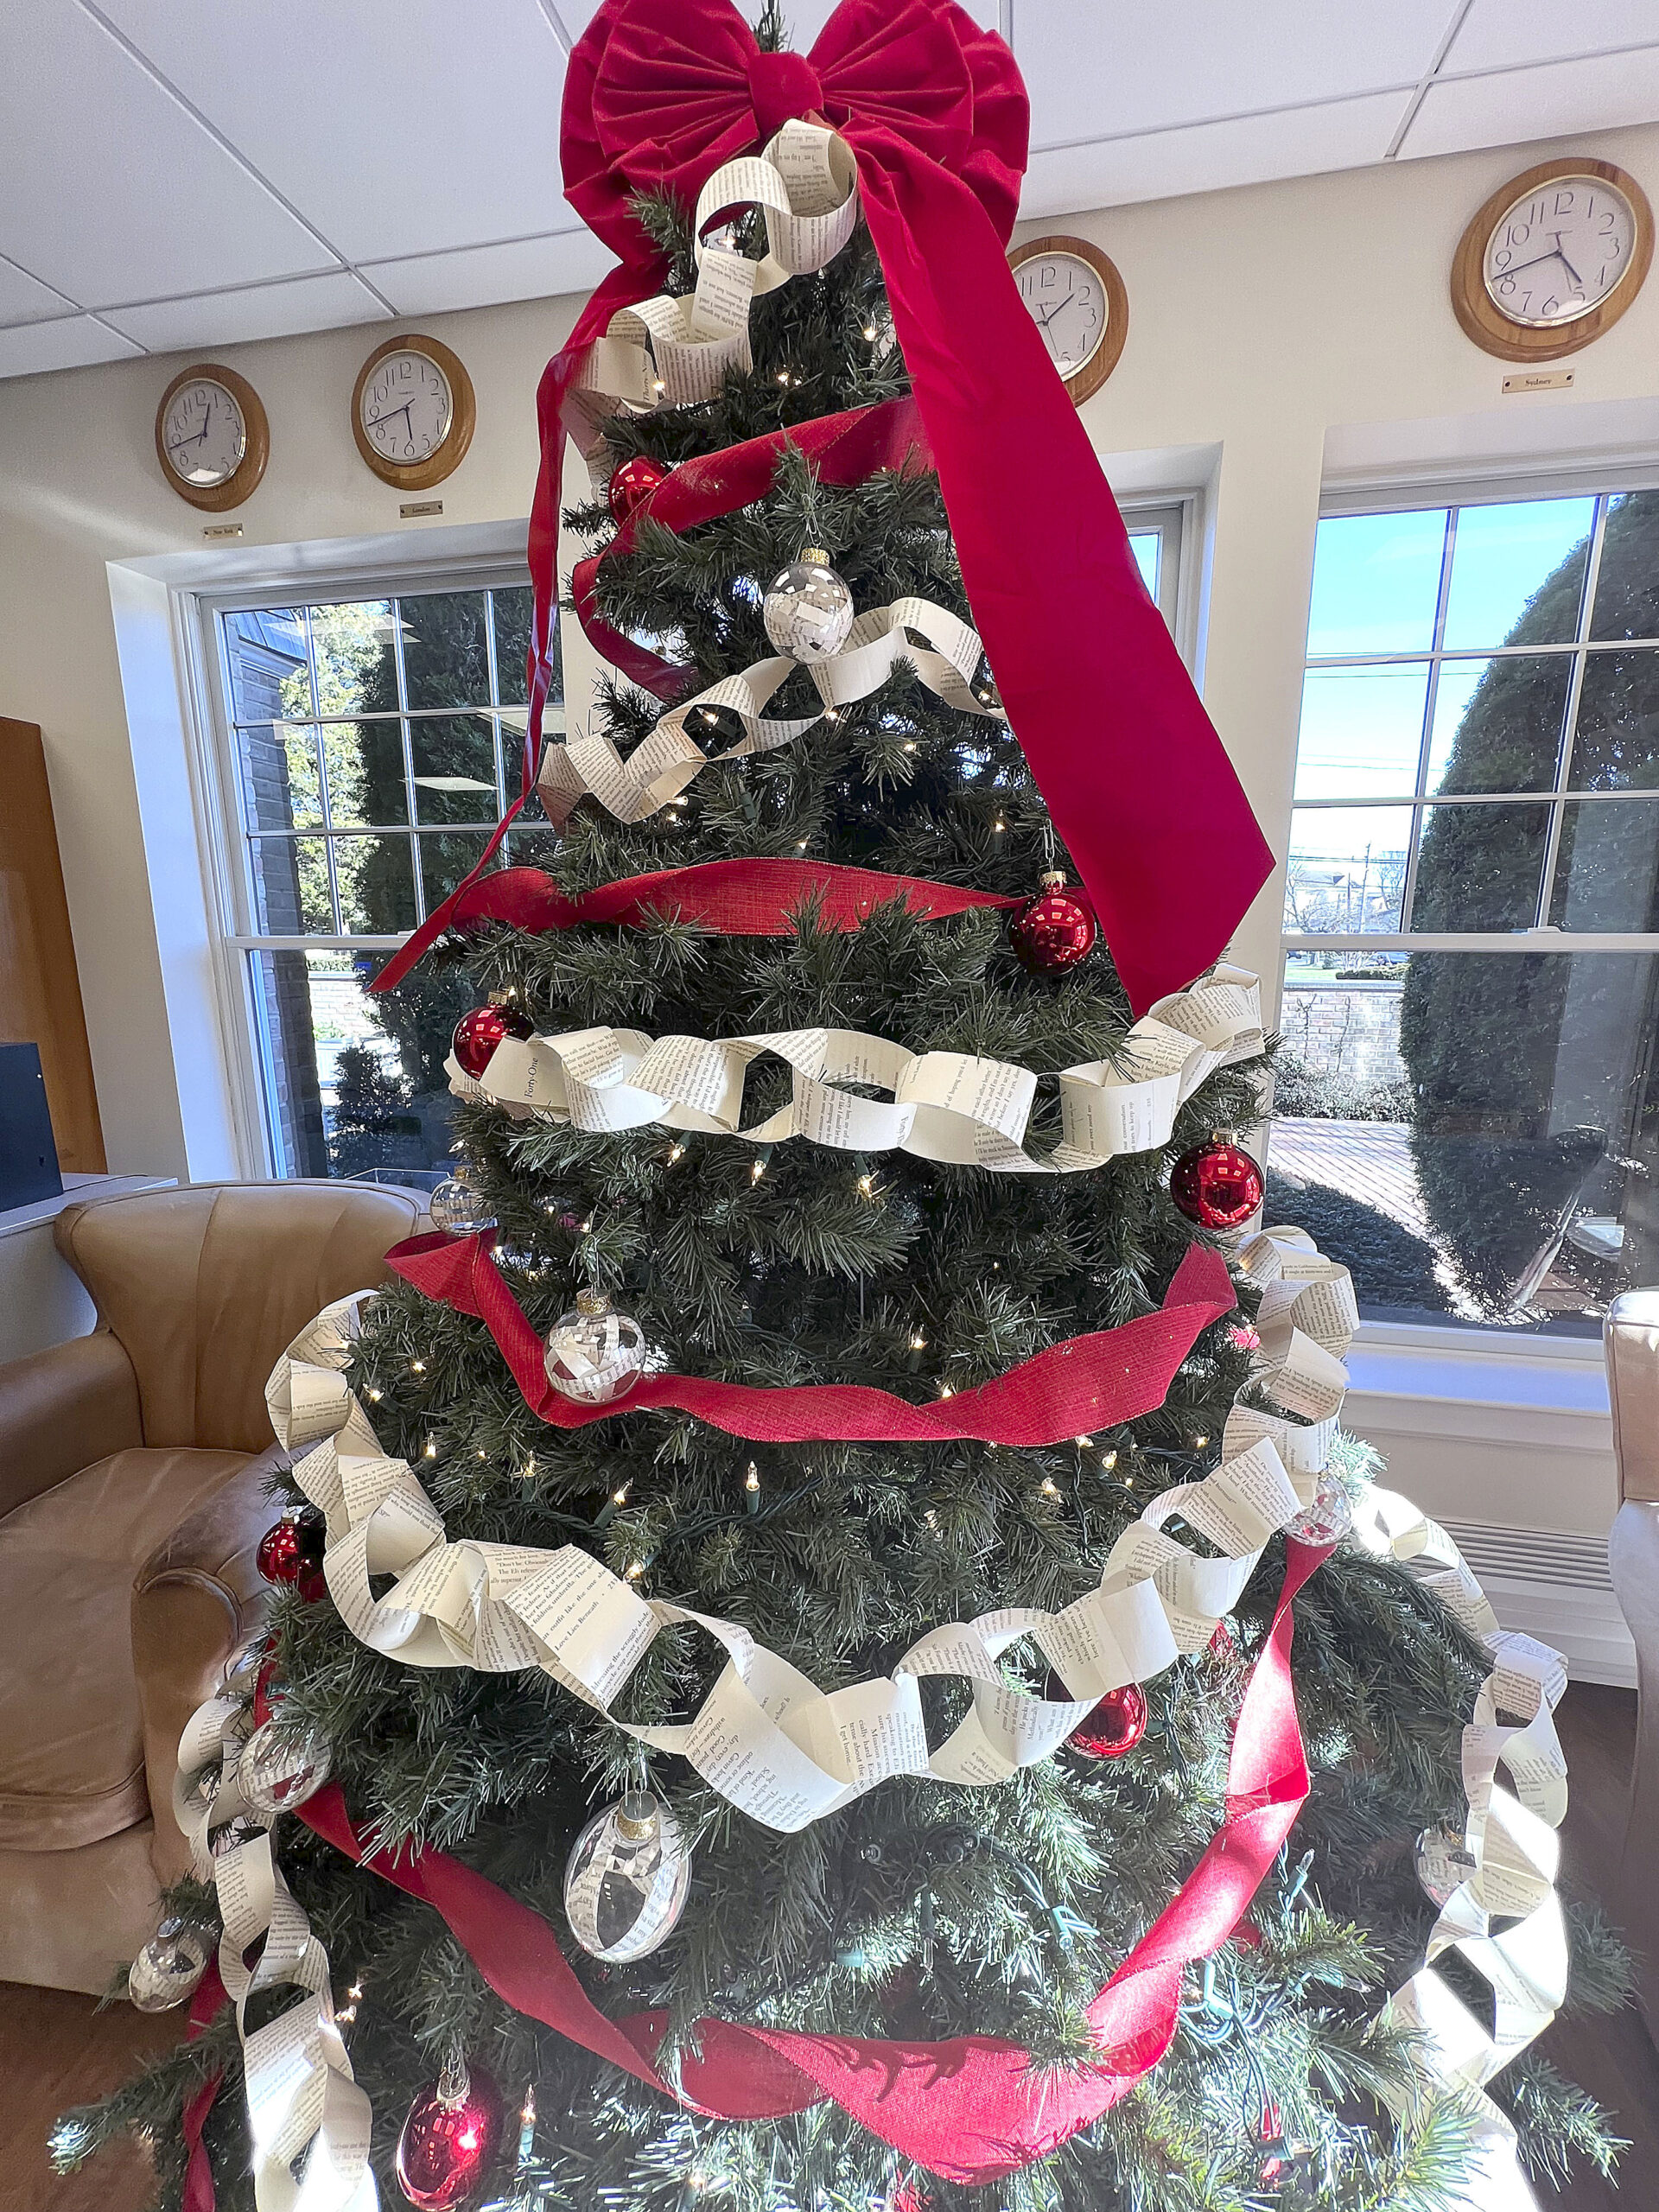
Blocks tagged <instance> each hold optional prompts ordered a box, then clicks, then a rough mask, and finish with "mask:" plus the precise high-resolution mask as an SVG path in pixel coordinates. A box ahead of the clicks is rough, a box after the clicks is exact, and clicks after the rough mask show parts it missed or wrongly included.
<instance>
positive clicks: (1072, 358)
mask: <svg viewBox="0 0 1659 2212" xmlns="http://www.w3.org/2000/svg"><path fill="white" fill-rule="evenodd" d="M1008 266H1009V268H1010V269H1011V270H1013V271H1014V284H1015V287H1016V288H1017V289H1018V291H1019V294H1020V299H1021V301H1022V302H1024V305H1025V308H1026V311H1027V314H1028V315H1030V317H1031V319H1032V321H1033V322H1034V323H1035V324H1036V326H1037V328H1038V331H1039V334H1040V335H1041V337H1042V341H1043V343H1044V345H1045V346H1046V347H1047V348H1048V358H1049V359H1050V360H1051V361H1052V362H1053V364H1054V365H1055V367H1056V368H1057V369H1058V371H1059V372H1060V376H1061V378H1062V379H1063V380H1064V382H1065V388H1066V390H1067V391H1069V392H1070V393H1071V397H1072V398H1073V400H1074V401H1076V402H1077V404H1078V405H1079V406H1081V405H1082V404H1083V402H1084V400H1085V399H1087V398H1088V397H1089V396H1090V393H1091V392H1096V391H1099V390H1100V387H1101V386H1102V385H1103V384H1104V383H1105V381H1106V379H1107V378H1108V377H1109V376H1110V374H1111V373H1112V371H1113V370H1114V369H1115V368H1116V366H1117V364H1118V358H1119V356H1120V355H1121V354H1122V351H1123V341H1124V340H1125V339H1126V338H1127V337H1128V334H1129V296H1128V292H1127V291H1126V290H1125V289H1124V286H1123V279H1122V277H1120V276H1119V275H1118V273H1117V268H1116V264H1115V263H1114V262H1112V261H1111V260H1109V258H1108V257H1107V256H1106V255H1105V254H1103V252H1102V251H1101V250H1100V248H1099V247H1098V246H1096V245H1090V243H1089V241H1088V239H1087V238H1027V240H1026V242H1025V244H1024V245H1017V246H1015V247H1014V249H1013V250H1012V251H1011V252H1010V253H1009V255H1008Z"/></svg>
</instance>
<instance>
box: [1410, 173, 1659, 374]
mask: <svg viewBox="0 0 1659 2212" xmlns="http://www.w3.org/2000/svg"><path fill="white" fill-rule="evenodd" d="M1652 259H1653V211H1652V209H1651V208H1650V207H1649V205H1648V200H1647V195H1646V194H1645V193H1644V192H1643V189H1642V188H1641V186H1640V185H1639V184H1638V183H1637V181H1636V179H1635V178H1634V177H1633V176H1630V175H1628V174H1627V173H1626V172H1625V171H1624V169H1621V168H1615V167H1614V165H1613V163H1612V162H1598V161H1592V160H1590V159H1589V158H1588V157H1587V156H1576V157H1570V158H1568V159H1567V160H1564V161H1554V162H1540V164H1539V165H1538V167H1537V168H1530V169H1523V170H1522V173H1521V175H1519V176H1515V177H1511V178H1510V181H1509V182H1508V183H1507V184H1506V185H1504V186H1503V187H1502V188H1500V189H1499V190H1498V191H1497V192H1495V193H1494V194H1492V196H1491V199H1490V200H1487V202H1486V203H1485V205H1484V207H1481V208H1479V209H1478V210H1477V212H1476V213H1475V214H1474V216H1473V217H1472V218H1471V221H1470V223H1469V226H1468V227H1467V229H1466V230H1465V232H1464V234H1463V237H1462V238H1461V239H1460V240H1459V245H1458V251H1457V255H1456V257H1455V259H1454V260H1453V262H1452V309H1453V311H1454V312H1455V314H1456V315H1457V318H1458V321H1459V323H1460V324H1461V325H1462V327H1463V330H1464V334H1465V336H1466V337H1469V338H1471V339H1473V340H1474V342H1475V344H1476V345H1477V346H1481V347H1483V348H1484V351H1485V352H1487V353H1495V354H1496V355H1497V357H1498V359H1500V360H1504V361H1554V360H1559V359H1560V357H1561V355H1562V354H1564V353H1577V352H1578V351H1579V350H1580V347H1581V346H1588V345H1590V344H1591V343H1592V341H1593V340H1596V339H1598V338H1599V337H1600V336H1601V334H1602V333H1603V332H1604V331H1606V330H1610V329H1611V327H1612V326H1613V324H1614V323H1616V322H1617V321H1618V319H1619V317H1620V315H1623V314H1624V310H1625V309H1626V308H1628V307H1630V305H1631V303H1632V302H1634V300H1635V298H1636V296H1637V293H1638V292H1639V291H1640V290H1641V289H1642V282H1643V278H1644V277H1646V275H1647V273H1648V267H1649V263H1650V262H1651V261H1652Z"/></svg>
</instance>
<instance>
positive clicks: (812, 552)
mask: <svg viewBox="0 0 1659 2212" xmlns="http://www.w3.org/2000/svg"><path fill="white" fill-rule="evenodd" d="M801 558H802V560H803V561H805V562H807V563H809V564H810V565H811V566H813V567H816V568H819V569H827V568H828V567H829V554H828V553H827V552H825V550H824V549H823V546H822V545H803V546H802V548H801Z"/></svg>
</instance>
